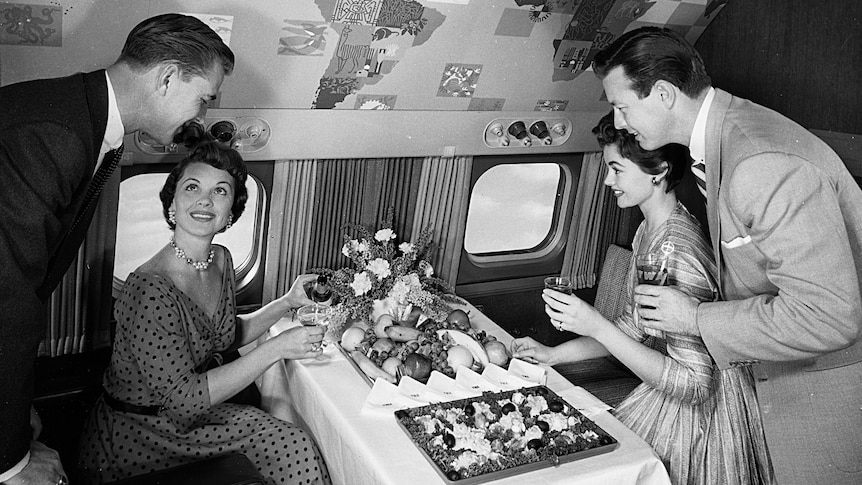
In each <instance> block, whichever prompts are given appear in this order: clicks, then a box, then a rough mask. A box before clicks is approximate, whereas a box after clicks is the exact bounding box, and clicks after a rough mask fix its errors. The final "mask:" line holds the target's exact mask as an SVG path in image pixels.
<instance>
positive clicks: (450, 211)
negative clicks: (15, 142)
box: [411, 157, 473, 287]
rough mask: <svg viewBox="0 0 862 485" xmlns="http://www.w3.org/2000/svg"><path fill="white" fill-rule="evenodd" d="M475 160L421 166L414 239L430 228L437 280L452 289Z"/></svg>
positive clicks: (427, 162)
mask: <svg viewBox="0 0 862 485" xmlns="http://www.w3.org/2000/svg"><path fill="white" fill-rule="evenodd" d="M472 168H473V157H447V158H441V157H428V158H425V161H424V163H423V164H422V178H421V182H420V184H419V192H418V195H417V204H416V213H415V216H414V222H413V236H412V238H411V239H416V237H417V235H418V234H419V231H421V230H422V229H423V228H425V227H426V226H428V225H430V226H431V227H432V229H433V232H434V238H433V241H434V243H435V244H436V245H437V249H438V250H437V252H436V253H435V255H434V257H433V260H432V261H430V262H431V265H432V266H433V267H434V270H435V273H436V275H437V277H439V278H441V279H443V280H446V281H448V282H449V284H451V285H452V286H453V287H454V286H455V280H456V279H457V277H458V266H459V263H460V260H461V248H462V247H463V246H464V226H465V224H466V221H467V205H468V203H469V197H470V175H471V173H472Z"/></svg>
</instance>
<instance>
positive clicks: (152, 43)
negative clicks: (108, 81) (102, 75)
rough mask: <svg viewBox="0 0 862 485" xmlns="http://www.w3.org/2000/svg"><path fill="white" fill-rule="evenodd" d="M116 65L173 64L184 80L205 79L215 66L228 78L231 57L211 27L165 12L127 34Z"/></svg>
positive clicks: (146, 66) (142, 66)
mask: <svg viewBox="0 0 862 485" xmlns="http://www.w3.org/2000/svg"><path fill="white" fill-rule="evenodd" d="M117 62H125V63H127V64H129V66H131V67H133V68H150V67H153V66H155V65H156V64H158V63H160V62H172V63H175V64H176V65H177V66H178V67H179V68H180V73H181V76H182V78H183V80H184V81H188V80H189V78H191V77H193V76H201V77H205V76H206V75H207V74H208V73H210V72H211V71H212V68H213V66H214V65H216V64H221V66H222V69H224V74H225V76H227V75H228V74H230V73H231V72H233V67H234V55H233V51H231V50H230V47H228V46H227V45H225V43H224V42H223V41H222V40H221V37H219V36H218V34H216V33H215V32H213V30H212V29H211V28H209V27H208V26H207V25H206V24H205V23H203V22H201V21H200V20H198V19H196V18H195V17H191V16H188V15H181V14H178V13H166V14H162V15H157V16H155V17H151V18H148V19H146V20H144V21H143V22H141V23H139V24H138V25H137V26H135V28H134V29H132V31H131V32H129V36H128V37H127V38H126V44H125V45H124V46H123V51H122V52H121V53H120V57H119V59H117Z"/></svg>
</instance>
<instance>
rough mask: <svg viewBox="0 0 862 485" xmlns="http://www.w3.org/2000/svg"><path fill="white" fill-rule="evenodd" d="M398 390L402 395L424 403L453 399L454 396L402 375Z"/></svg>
mask: <svg viewBox="0 0 862 485" xmlns="http://www.w3.org/2000/svg"><path fill="white" fill-rule="evenodd" d="M398 392H400V393H401V394H402V395H404V396H407V397H409V398H410V399H414V400H416V401H421V402H423V403H438V402H445V401H451V400H452V399H453V398H452V397H450V396H446V395H445V394H443V393H440V392H437V391H436V390H434V389H431V388H430V387H428V386H426V385H425V384H422V383H421V382H419V381H417V380H416V379H413V378H412V377H410V376H402V377H401V382H399V383H398Z"/></svg>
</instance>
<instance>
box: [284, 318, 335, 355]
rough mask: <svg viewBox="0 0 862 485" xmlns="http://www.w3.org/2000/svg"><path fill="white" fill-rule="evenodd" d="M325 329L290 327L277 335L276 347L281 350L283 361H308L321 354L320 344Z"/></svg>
mask: <svg viewBox="0 0 862 485" xmlns="http://www.w3.org/2000/svg"><path fill="white" fill-rule="evenodd" d="M325 332H326V327H323V326H317V325H315V326H313V327H303V326H299V327H292V328H289V329H287V330H285V331H284V332H281V333H280V334H278V335H277V336H276V337H275V339H273V340H275V342H276V345H278V348H279V349H281V357H282V358H283V359H309V358H314V357H317V356H318V355H320V354H322V353H323V347H322V346H321V342H322V341H323V334H324V333H325Z"/></svg>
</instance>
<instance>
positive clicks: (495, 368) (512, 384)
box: [482, 364, 536, 391]
mask: <svg viewBox="0 0 862 485" xmlns="http://www.w3.org/2000/svg"><path fill="white" fill-rule="evenodd" d="M482 377H484V378H485V379H487V380H489V381H491V383H492V384H494V385H496V386H497V387H499V388H500V389H502V390H504V391H514V390H515V389H521V388H523V387H533V386H535V385H536V383H535V382H530V381H528V380H526V379H523V378H521V377H518V376H517V375H515V374H513V373H511V372H509V371H507V370H506V369H504V368H502V367H500V366H499V365H495V364H488V365H486V366H485V370H483V371H482Z"/></svg>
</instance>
